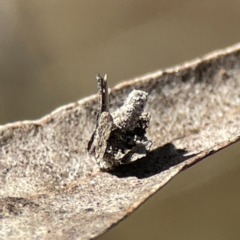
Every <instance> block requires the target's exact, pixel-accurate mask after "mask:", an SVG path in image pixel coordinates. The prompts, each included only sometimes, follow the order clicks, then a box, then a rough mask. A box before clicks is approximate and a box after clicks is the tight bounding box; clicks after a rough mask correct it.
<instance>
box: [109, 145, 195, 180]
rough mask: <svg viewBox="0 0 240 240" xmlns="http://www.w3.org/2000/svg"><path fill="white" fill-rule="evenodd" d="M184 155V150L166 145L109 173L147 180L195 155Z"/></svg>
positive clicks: (121, 176) (120, 176)
mask: <svg viewBox="0 0 240 240" xmlns="http://www.w3.org/2000/svg"><path fill="white" fill-rule="evenodd" d="M186 153H187V151H186V150H185V149H177V148H176V147H175V146H174V144H172V143H167V144H165V145H164V146H161V147H158V148H155V149H153V150H152V151H150V152H149V153H148V154H147V156H146V157H143V158H141V159H139V160H137V161H135V162H133V163H130V164H126V165H120V166H118V167H117V168H116V169H115V170H113V171H111V172H110V173H111V174H113V175H115V176H117V177H119V178H124V177H130V176H135V177H137V178H148V177H151V176H153V175H155V174H158V173H160V172H162V171H164V170H167V169H169V168H170V167H172V166H175V165H177V164H179V163H181V162H183V161H185V160H187V159H189V158H191V157H193V156H195V155H196V154H192V155H188V156H185V155H186Z"/></svg>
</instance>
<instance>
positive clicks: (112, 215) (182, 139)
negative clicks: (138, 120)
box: [0, 45, 240, 239]
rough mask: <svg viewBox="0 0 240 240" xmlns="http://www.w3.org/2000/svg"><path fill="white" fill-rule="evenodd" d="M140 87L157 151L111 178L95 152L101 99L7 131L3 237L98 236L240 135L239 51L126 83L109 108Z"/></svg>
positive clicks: (2, 131)
mask: <svg viewBox="0 0 240 240" xmlns="http://www.w3.org/2000/svg"><path fill="white" fill-rule="evenodd" d="M133 89H140V90H143V91H146V92H148V102H147V104H146V108H145V110H146V111H147V112H150V114H151V116H152V119H151V122H150V125H149V128H148V130H147V135H148V137H149V139H151V140H152V141H153V148H152V151H150V152H149V154H148V155H147V156H146V157H144V158H142V159H139V160H137V161H136V162H134V163H131V164H128V165H123V166H120V167H118V168H117V169H115V170H114V171H112V172H108V173H107V172H101V171H99V168H98V165H97V164H96V162H95V161H93V160H92V159H91V158H90V157H89V155H88V154H87V143H88V141H89V139H90V136H91V134H92V131H93V129H94V126H95V120H96V110H97V96H95V95H94V96H91V97H89V98H86V99H83V100H80V101H79V102H76V103H73V104H69V105H67V106H63V107H61V108H59V109H57V110H56V111H54V112H53V113H51V114H49V115H47V116H45V117H44V118H42V119H40V120H38V121H28V122H18V123H13V124H8V125H4V126H1V127H0V184H1V189H0V195H1V199H0V215H1V217H0V219H1V220H0V225H1V226H0V227H1V231H0V237H1V238H5V239H11V238H14V239H18V238H19V239H36V238H38V237H39V239H43V238H48V239H90V238H93V237H96V236H98V235H100V234H102V233H103V232H105V231H106V230H107V229H108V228H110V227H111V226H112V225H113V224H115V223H117V222H118V221H120V220H122V219H123V218H124V217H126V216H128V215H129V214H130V213H131V212H133V211H134V210H135V209H136V208H137V207H138V206H139V205H140V204H141V203H143V202H144V201H145V200H146V199H147V198H148V197H149V196H151V195H152V194H153V193H155V192H156V191H157V190H159V189H160V188H161V187H162V186H164V185H165V184H166V183H167V182H168V181H169V180H171V179H172V178H173V177H174V176H175V175H176V174H178V173H179V172H180V171H182V170H184V169H186V168H188V167H189V166H191V165H193V164H195V163H196V162H198V161H200V160H201V159H203V158H204V157H206V156H208V155H210V154H213V153H214V152H216V151H218V150H220V149H222V148H224V147H226V146H228V145H230V144H232V143H234V142H236V141H238V140H239V138H240V137H239V136H240V130H239V129H240V104H239V103H240V45H235V46H233V47H231V48H228V49H225V50H222V51H217V52H215V53H212V54H210V55H208V56H205V57H204V58H201V59H197V60H194V61H192V62H189V63H185V64H183V65H181V66H177V67H174V68H171V69H167V70H165V71H159V72H156V73H153V74H148V75H146V76H143V77H141V78H137V79H135V80H133V81H128V82H125V83H123V84H120V85H119V86H117V87H115V88H113V89H112V90H111V92H110V98H111V104H110V111H113V110H116V109H117V108H118V107H119V106H121V105H122V103H123V101H124V99H126V97H127V95H128V94H129V93H130V92H131V91H132V90H133Z"/></svg>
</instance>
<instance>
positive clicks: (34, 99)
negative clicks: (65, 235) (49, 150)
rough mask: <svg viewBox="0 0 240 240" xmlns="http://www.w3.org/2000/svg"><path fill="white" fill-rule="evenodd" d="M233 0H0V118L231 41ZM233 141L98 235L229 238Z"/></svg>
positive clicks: (50, 105)
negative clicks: (98, 78)
mask: <svg viewBox="0 0 240 240" xmlns="http://www.w3.org/2000/svg"><path fill="white" fill-rule="evenodd" d="M239 22H240V1H238V0H230V1H223V0H218V1H217V0H208V1H207V0H202V1H196V0H195V1H190V0H189V1H187V0H178V1H177V0H168V1H167V0H159V1H154V0H150V1H137V0H122V1H109V0H108V1H107V0H101V1H97V0H95V1H89V0H81V1H78V0H69V1H67V0H55V1H54V0H52V1H49V0H41V1H38V0H34V1H33V0H0V124H4V123H7V122H12V121H17V120H24V119H36V118H40V117H41V116H43V115H44V114H47V113H49V112H50V111H52V110H54V109H55V108H56V107H58V106H60V105H63V104H66V103H69V102H73V101H76V100H78V99H80V98H82V97H84V96H88V95H90V94H93V93H95V92H96V82H95V79H94V78H95V74H96V73H98V72H100V73H102V74H103V73H108V77H109V85H110V87H111V86H114V85H115V84H116V83H117V82H120V81H122V80H126V79H130V78H133V77H135V76H139V75H142V74H146V73H147V72H151V71H155V70H158V69H162V68H165V67H169V66H172V65H175V64H179V63H182V62H184V61H187V60H191V59H193V58H195V57H198V56H202V55H203V54H205V53H208V52H210V51H213V50H216V49H219V48H224V47H226V46H229V45H232V44H234V43H237V42H239V41H240V28H239ZM239 147H240V144H235V145H234V146H232V147H229V148H228V149H227V150H224V151H221V152H220V153H218V154H216V155H215V156H212V157H210V158H208V159H206V160H204V161H203V162H201V163H199V164H197V165H196V166H194V167H192V168H191V169H189V170H187V171H186V172H184V173H182V174H180V175H179V176H178V177H176V178H175V179H174V180H173V181H172V182H171V183H170V184H168V185H167V186H166V187H165V188H164V189H162V190H161V191H159V192H158V194H156V195H155V196H154V197H153V198H151V199H150V200H149V201H148V202H147V203H146V204H144V206H142V207H141V208H140V209H139V210H137V211H136V213H134V214H133V215H131V216H130V217H129V218H128V219H127V220H125V221H124V222H122V223H120V224H119V225H118V226H117V227H115V228H114V229H112V230H111V231H110V232H108V233H107V234H105V235H103V236H102V237H101V239H102V240H106V239H197V240H198V239H199V240H200V239H239V237H240V228H239V222H240V206H239V203H240V184H239V182H240V181H239V180H240V177H239V175H240V174H239V173H240V153H239V150H238V149H239Z"/></svg>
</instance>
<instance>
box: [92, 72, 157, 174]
mask: <svg viewBox="0 0 240 240" xmlns="http://www.w3.org/2000/svg"><path fill="white" fill-rule="evenodd" d="M96 79H97V83H98V96H99V109H98V114H97V123H96V127H95V130H94V132H93V134H92V136H91V139H90V141H89V143H88V152H89V154H90V155H92V156H93V157H94V159H95V160H96V161H97V163H98V164H99V167H100V169H101V170H105V171H109V170H112V169H114V168H115V167H117V166H118V165H121V164H128V163H131V162H134V161H136V160H137V159H139V158H142V157H144V156H146V154H147V152H148V151H149V150H150V148H151V145H152V142H151V141H150V140H148V139H147V137H146V136H145V134H146V129H147V127H148V125H149V122H150V118H151V117H150V114H149V113H144V112H143V109H144V107H145V104H146V102H147V96H148V94H147V93H146V92H144V91H141V90H133V91H132V92H131V93H130V94H129V96H128V97H127V99H126V100H125V102H124V104H123V106H122V107H120V108H119V109H117V110H116V111H114V112H113V113H111V114H110V112H109V95H108V87H107V75H105V76H104V78H102V77H101V76H100V75H99V74H97V76H96Z"/></svg>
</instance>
